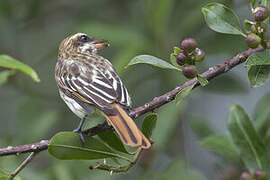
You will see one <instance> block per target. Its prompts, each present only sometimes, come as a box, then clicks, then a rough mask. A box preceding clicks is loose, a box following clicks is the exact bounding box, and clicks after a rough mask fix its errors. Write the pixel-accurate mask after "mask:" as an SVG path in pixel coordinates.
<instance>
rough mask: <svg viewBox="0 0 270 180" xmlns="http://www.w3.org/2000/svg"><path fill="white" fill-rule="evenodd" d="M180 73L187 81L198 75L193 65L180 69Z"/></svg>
mask: <svg viewBox="0 0 270 180" xmlns="http://www.w3.org/2000/svg"><path fill="white" fill-rule="evenodd" d="M182 73H183V75H184V76H185V77H186V78H188V79H191V78H194V77H196V76H197V75H198V71H197V68H196V66H194V65H187V66H184V67H183V69H182Z"/></svg>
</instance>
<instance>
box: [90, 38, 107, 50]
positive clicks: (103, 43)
mask: <svg viewBox="0 0 270 180" xmlns="http://www.w3.org/2000/svg"><path fill="white" fill-rule="evenodd" d="M91 44H94V46H95V47H96V48H97V50H101V49H104V48H105V47H109V46H110V44H109V43H108V41H107V40H104V39H95V40H93V41H92V42H91Z"/></svg>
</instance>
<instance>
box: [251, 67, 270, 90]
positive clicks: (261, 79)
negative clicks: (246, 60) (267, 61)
mask: <svg viewBox="0 0 270 180" xmlns="http://www.w3.org/2000/svg"><path fill="white" fill-rule="evenodd" d="M269 73H270V65H263V66H251V67H250V68H249V70H248V82H249V84H250V86H251V87H252V88H255V87H259V86H261V85H263V84H264V83H265V82H266V81H267V79H268V77H269Z"/></svg>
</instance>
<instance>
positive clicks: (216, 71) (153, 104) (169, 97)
mask: <svg viewBox="0 0 270 180" xmlns="http://www.w3.org/2000/svg"><path fill="white" fill-rule="evenodd" d="M267 48H270V42H267ZM263 50H264V49H263V47H261V46H260V47H258V48H256V49H248V50H246V51H244V52H242V53H239V54H238V55H236V56H235V57H233V58H231V59H228V60H226V61H224V62H223V63H222V64H219V65H216V66H213V67H210V68H209V69H208V70H207V71H205V72H204V73H202V74H201V75H202V76H203V77H205V78H206V79H207V80H208V81H210V80H211V79H213V78H215V77H217V76H219V75H221V74H223V73H225V72H227V71H229V70H230V69H232V68H233V67H235V66H237V65H239V64H241V63H243V62H245V61H246V60H247V58H248V57H249V56H250V55H251V54H254V53H255V52H259V51H263ZM194 83H196V86H194V87H197V86H199V83H198V81H197V78H194V79H191V80H189V81H187V82H185V83H184V84H182V85H180V86H177V87H176V88H175V89H173V90H172V91H169V92H167V93H166V94H164V95H162V96H159V97H155V98H154V99H153V100H152V101H150V102H148V103H145V104H144V105H142V106H139V107H137V108H135V109H133V110H131V111H130V113H129V115H130V117H132V118H134V119H135V118H137V117H139V116H141V115H143V114H145V113H148V112H152V111H153V110H155V109H157V108H159V107H161V106H163V105H164V104H167V103H169V102H171V101H173V100H174V98H175V96H176V95H177V94H178V93H179V92H180V91H181V90H182V89H184V88H186V87H188V86H191V85H193V84H194ZM109 129H111V127H110V126H108V125H107V124H106V123H103V124H100V125H97V126H95V127H92V128H90V129H87V130H85V131H83V133H84V134H86V135H91V136H93V135H96V134H98V133H101V132H104V131H106V130H109ZM48 145H49V141H48V140H43V141H41V142H38V143H34V144H27V145H21V146H15V147H7V148H0V156H6V155H11V154H17V155H18V154H20V153H27V152H39V151H43V150H46V149H47V148H48Z"/></svg>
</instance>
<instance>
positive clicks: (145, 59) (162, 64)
mask: <svg viewBox="0 0 270 180" xmlns="http://www.w3.org/2000/svg"><path fill="white" fill-rule="evenodd" d="M141 63H144V64H151V65H153V66H156V67H159V68H164V69H173V70H177V71H181V69H179V68H177V67H175V66H173V65H171V64H170V63H167V62H166V61H164V60H162V59H159V58H157V57H154V56H150V55H139V56H136V57H134V58H133V59H131V61H130V62H129V63H128V65H127V66H126V67H129V66H131V65H134V64H141Z"/></svg>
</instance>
